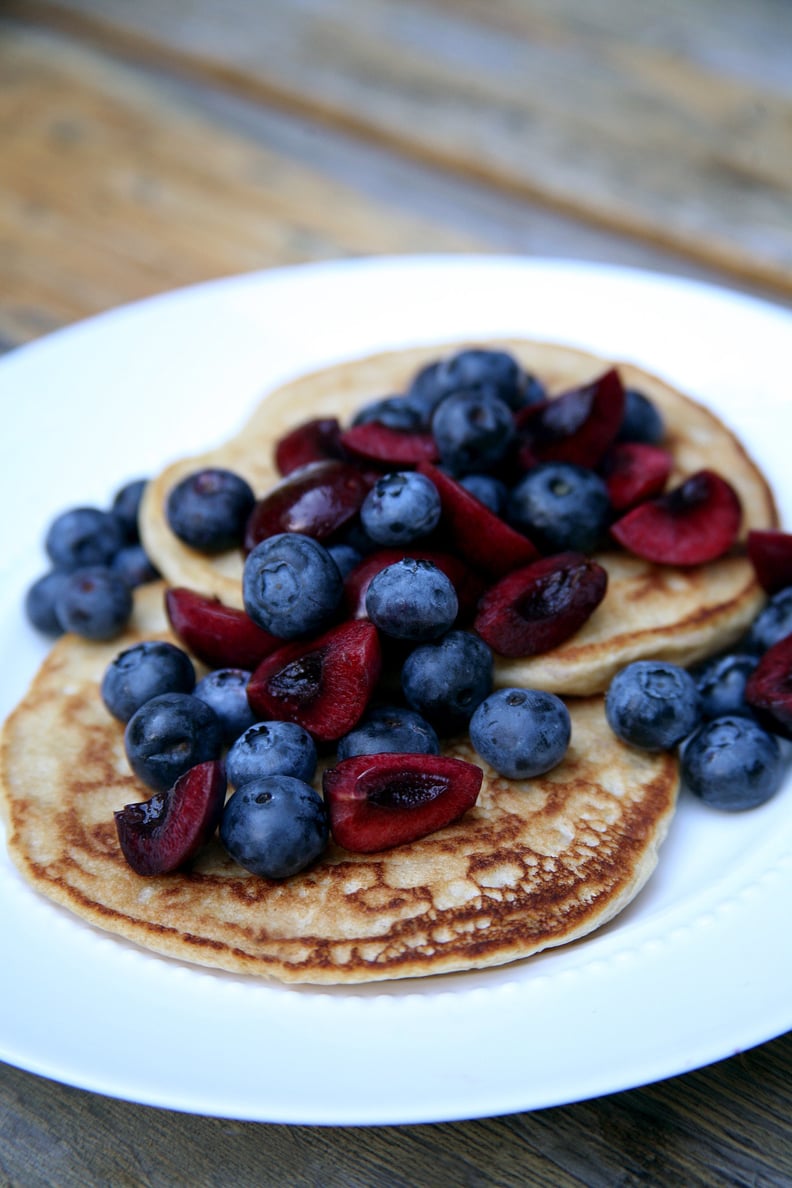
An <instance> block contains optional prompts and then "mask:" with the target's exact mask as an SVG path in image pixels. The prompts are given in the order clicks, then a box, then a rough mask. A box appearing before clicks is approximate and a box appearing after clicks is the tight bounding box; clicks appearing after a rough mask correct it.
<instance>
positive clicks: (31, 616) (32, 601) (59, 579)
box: [25, 569, 69, 636]
mask: <svg viewBox="0 0 792 1188" xmlns="http://www.w3.org/2000/svg"><path fill="white" fill-rule="evenodd" d="M68 576H69V575H68V573H67V572H66V571H65V570H62V569H51V570H50V571H49V573H45V574H44V575H43V576H42V577H40V578H37V579H36V581H35V582H33V584H32V585H31V586H30V587H29V588H28V591H27V593H26V594H25V614H26V615H27V617H28V620H29V621H30V622H31V623H32V624H33V626H34V627H35V628H36V630H37V631H41V632H43V633H44V635H52V636H56V635H62V634H63V624H62V623H61V621H60V619H59V618H58V615H57V611H56V605H57V601H58V597H59V596H60V593H61V591H62V589H63V587H64V585H65V583H66V581H67V579H68Z"/></svg>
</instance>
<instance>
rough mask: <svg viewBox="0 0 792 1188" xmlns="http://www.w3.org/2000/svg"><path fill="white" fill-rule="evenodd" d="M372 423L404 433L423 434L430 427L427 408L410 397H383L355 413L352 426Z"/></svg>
mask: <svg viewBox="0 0 792 1188" xmlns="http://www.w3.org/2000/svg"><path fill="white" fill-rule="evenodd" d="M372 421H374V422H376V423H377V424H378V425H386V426H387V427H388V428H389V429H398V430H400V431H401V432H404V433H416V432H423V431H425V430H426V429H427V428H428V425H429V418H428V413H427V410H426V407H425V406H424V405H423V404H422V403H421V401H420V400H416V399H413V398H412V397H410V396H408V395H404V396H383V397H381V398H380V399H379V400H372V401H370V402H369V403H368V404H364V405H363V407H362V408H360V409H358V411H357V412H356V413H355V416H354V417H353V419H352V424H353V425H367V424H369V423H371V422H372Z"/></svg>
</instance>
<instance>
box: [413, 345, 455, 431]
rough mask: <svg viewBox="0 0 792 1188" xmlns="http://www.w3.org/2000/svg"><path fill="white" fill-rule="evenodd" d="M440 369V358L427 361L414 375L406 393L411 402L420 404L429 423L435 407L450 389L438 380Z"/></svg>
mask: <svg viewBox="0 0 792 1188" xmlns="http://www.w3.org/2000/svg"><path fill="white" fill-rule="evenodd" d="M440 371H441V360H440V359H435V360H434V361H433V362H431V363H427V364H426V365H425V366H424V367H421V368H420V370H419V371H417V372H416V374H415V375H414V376H413V379H412V381H411V383H410V385H409V387H408V389H407V392H406V393H405V395H406V396H407V398H408V400H410V402H411V403H413V404H416V405H418V407H420V408H421V409H422V410H423V413H424V416H425V418H426V422H427V424H428V423H429V421H430V420H431V416H432V412H433V411H434V409H435V408H436V407H437V405H438V404H439V403H440V401H441V400H442V399H443V398H444V397H446V396H447V395H448V391H447V390H446V389H445V388H444V387H442V385H441V384H440V383H439V382H438V375H439V373H440Z"/></svg>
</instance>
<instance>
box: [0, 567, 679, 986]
mask: <svg viewBox="0 0 792 1188" xmlns="http://www.w3.org/2000/svg"><path fill="white" fill-rule="evenodd" d="M153 638H169V635H168V632H167V630H166V624H165V617H164V611H163V586H162V585H161V584H159V583H157V584H155V585H152V586H150V587H143V588H141V589H140V590H138V591H137V593H136V607H135V613H134V619H133V623H132V625H131V627H130V629H129V630H128V631H127V632H126V634H125V635H124V637H123V638H122V639H119V640H115V641H113V642H112V643H108V644H95V643H88V642H86V641H84V640H81V639H78V638H77V637H76V636H73V635H67V636H64V637H62V638H61V639H60V640H58V641H57V642H56V643H55V644H54V646H53V648H52V650H51V652H50V654H49V656H48V657H47V659H46V660H45V661H44V663H43V665H42V667H41V669H40V670H39V673H38V674H37V675H36V677H35V678H34V680H33V682H32V685H31V688H30V690H29V691H28V693H27V695H26V696H25V698H24V699H23V700H22V702H21V703H20V705H19V706H18V707H17V708H16V710H15V711H14V712H13V713H12V714H11V716H10V718H9V719H8V721H7V722H6V724H5V727H4V730H3V735H2V748H1V750H0V786H1V787H2V793H3V803H4V809H5V816H6V820H7V825H8V835H9V849H10V853H11V856H12V858H13V860H14V862H15V863H16V864H17V865H18V867H19V868H20V870H21V871H22V873H23V874H24V876H25V877H26V878H27V879H28V880H29V881H30V883H31V884H32V885H33V886H34V887H35V888H37V890H39V891H40V892H42V893H43V894H44V895H46V896H48V897H50V898H51V899H53V900H55V901H56V902H57V903H59V904H62V905H63V906H65V907H67V908H69V909H70V910H72V911H73V912H75V913H77V914H78V915H79V916H80V917H82V918H84V919H85V920H87V921H89V922H90V923H91V924H94V925H97V926H98V927H100V928H102V929H106V930H108V931H110V932H112V933H115V934H117V935H118V936H120V937H124V938H126V939H127V940H129V941H133V942H136V943H137V944H139V945H142V946H144V947H146V948H147V949H150V950H153V951H154V952H156V953H159V954H164V955H167V956H170V957H175V958H182V959H184V960H187V961H190V962H194V963H198V964H202V965H205V966H210V967H215V968H219V969H223V970H228V971H232V972H235V973H242V974H254V975H262V976H266V977H272V978H276V979H279V980H282V981H286V982H305V983H317V984H321V983H356V982H368V981H377V980H381V979H387V978H400V977H418V976H422V975H428V974H439V973H446V972H450V971H454V970H468V969H479V968H484V967H488V966H494V965H499V964H502V963H505V962H510V961H514V960H517V959H520V958H523V957H527V956H529V955H530V954H532V953H536V952H538V951H539V950H542V949H546V948H548V947H551V946H555V945H561V944H564V943H566V942H569V941H572V940H574V939H576V938H579V937H582V936H585V935H586V934H588V933H589V932H591V931H592V930H593V929H595V928H597V927H599V926H600V925H602V924H604V923H605V922H606V921H608V920H610V919H611V918H612V917H613V916H614V915H616V913H617V912H619V911H620V910H621V909H622V908H623V907H624V906H625V905H626V904H627V903H629V902H630V901H631V900H632V899H633V898H634V896H635V895H636V894H637V893H638V891H639V890H640V889H641V887H642V886H643V885H644V883H645V882H646V880H647V878H648V877H649V875H650V874H651V871H652V870H653V868H654V866H655V863H656V860H657V851H658V847H659V845H660V843H661V842H662V840H663V838H664V836H665V834H666V831H667V829H668V825H669V822H670V820H671V817H672V814H673V811H674V807H675V800H676V794H677V788H678V779H679V776H678V764H677V760H676V758H675V757H674V756H672V755H649V754H645V753H642V752H638V751H635V750H633V749H632V748H629V747H626V746H624V745H623V744H621V743H620V742H618V740H617V739H616V738H615V737H614V736H613V735H612V734H611V732H610V731H609V730H608V729H607V727H606V724H605V719H604V711H603V701H602V698H600V697H592V698H587V699H581V700H578V701H575V702H574V703H572V704H571V705H570V709H571V715H572V742H571V745H570V749H569V751H568V754H567V756H566V758H565V759H564V761H563V762H562V763H561V764H560V765H559V766H558V767H557V768H556V769H555V770H554V771H552V772H551V773H549V774H548V775H546V776H543V777H541V778H539V779H534V780H530V781H524V782H523V781H508V780H505V779H502V778H500V777H499V776H497V775H496V773H495V772H494V771H492V770H491V769H489V768H487V767H486V766H485V767H484V771H485V774H484V782H483V786H482V791H481V794H480V797H479V801H478V804H477V805H476V806H475V808H474V809H472V810H471V811H470V812H469V813H468V814H467V815H466V816H465V817H464V818H463V819H462V820H461V821H459V822H458V823H457V824H455V825H453V826H450V827H448V828H446V829H442V830H440V831H438V832H437V833H435V834H433V835H432V836H430V837H428V838H424V839H423V840H421V841H420V842H415V843H412V844H410V845H405V846H401V847H398V848H396V849H393V850H391V851H386V852H383V853H379V854H373V855H355V854H350V853H348V852H346V851H344V850H341V849H339V848H338V847H335V846H333V845H332V844H331V846H330V848H329V850H328V851H327V853H326V855H325V856H324V857H323V858H322V859H321V860H319V861H318V862H317V863H316V864H315V865H314V866H313V867H312V868H311V869H309V870H307V871H305V872H303V873H302V874H299V875H296V876H294V877H293V878H291V879H287V880H285V881H283V882H272V881H269V880H267V879H263V878H258V877H256V876H253V875H250V874H247V873H246V872H245V871H244V870H242V869H241V868H240V867H239V866H237V865H236V864H235V863H234V862H232V861H231V859H230V858H229V857H228V856H227V855H226V854H225V851H224V850H223V848H222V846H221V845H220V843H219V842H218V841H214V842H212V843H210V845H209V846H208V847H207V848H206V849H205V850H204V851H203V852H202V854H201V855H200V856H199V858H198V859H197V860H196V862H195V865H194V866H193V867H192V868H191V869H189V870H187V871H184V872H180V873H176V874H171V875H166V876H161V877H155V878H141V877H139V876H138V875H136V874H135V873H134V872H133V871H132V870H131V869H130V868H129V867H128V866H127V864H126V862H125V860H124V858H123V856H122V854H121V851H120V849H119V846H118V842H117V838H116V834H115V826H114V821H113V812H114V810H116V809H119V808H121V807H122V806H123V805H125V804H127V803H130V802H132V801H138V800H141V799H143V798H144V797H145V796H146V795H147V793H146V791H145V789H144V788H143V787H142V786H141V785H140V784H139V783H138V782H137V781H136V779H135V777H134V776H133V775H132V774H131V772H130V770H129V768H128V766H127V762H126V758H125V755H124V749H123V728H122V726H121V725H120V724H119V723H118V722H116V721H115V720H114V719H112V718H111V717H110V715H109V714H108V713H107V711H106V710H105V708H104V706H103V705H102V702H101V700H100V696H99V692H98V684H99V681H100V679H101V676H102V673H103V672H104V669H105V667H106V665H107V664H108V663H109V662H110V661H111V659H112V658H113V657H114V656H115V655H116V654H117V652H118V651H120V650H121V649H122V648H124V647H127V646H129V645H130V644H131V643H133V642H134V641H135V640H139V639H153ZM447 751H448V753H449V754H453V755H457V756H459V757H462V758H465V759H468V760H472V761H478V760H477V759H476V756H475V755H474V754H473V752H472V751H471V749H470V747H469V744H468V743H467V742H466V741H461V740H460V741H456V742H454V743H451V744H450V745H449V746H448V747H447Z"/></svg>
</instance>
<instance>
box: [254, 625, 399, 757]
mask: <svg viewBox="0 0 792 1188" xmlns="http://www.w3.org/2000/svg"><path fill="white" fill-rule="evenodd" d="M381 667H382V652H381V648H380V643H379V635H378V633H377V629H376V627H375V626H374V625H373V623H370V622H368V620H366V619H353V620H351V621H349V622H344V623H340V624H339V625H338V626H336V627H332V628H331V629H330V630H329V631H327V632H325V633H324V634H323V635H320V636H319V637H318V638H316V639H312V640H310V641H308V642H294V643H290V644H286V645H284V646H283V647H281V648H279V649H278V651H277V652H273V653H272V655H271V656H268V657H267V658H266V659H265V660H263V661H262V662H261V664H260V665H259V667H258V668H257V669H256V671H255V672H254V673H253V676H252V677H251V678H250V681H249V683H248V699H249V701H250V704H251V706H252V707H253V712H254V713H255V714H256V716H257V717H259V718H267V719H269V718H281V719H285V720H287V721H290V722H298V723H299V724H300V725H301V726H304V727H305V729H306V730H308V731H310V733H311V734H312V735H313V736H314V738H316V739H318V740H320V741H322V742H334V741H336V740H337V739H339V738H341V736H342V735H344V734H347V733H348V732H349V731H350V730H351V729H352V727H353V726H355V725H356V723H357V722H358V720H359V719H360V718H361V716H362V714H363V712H364V710H365V709H366V706H367V705H368V703H369V701H370V699H371V696H372V694H373V692H374V689H375V686H376V684H377V681H378V680H379V676H380V670H381Z"/></svg>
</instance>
